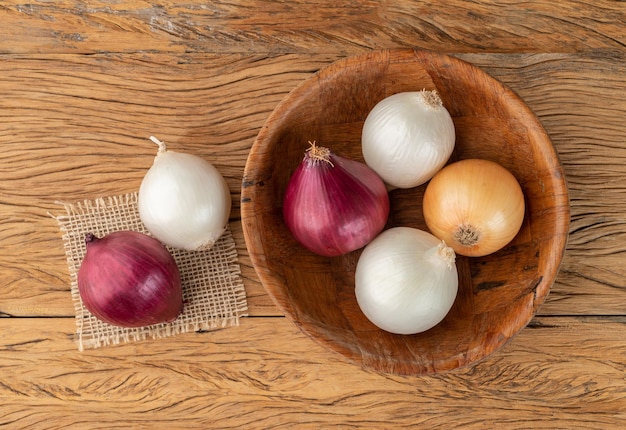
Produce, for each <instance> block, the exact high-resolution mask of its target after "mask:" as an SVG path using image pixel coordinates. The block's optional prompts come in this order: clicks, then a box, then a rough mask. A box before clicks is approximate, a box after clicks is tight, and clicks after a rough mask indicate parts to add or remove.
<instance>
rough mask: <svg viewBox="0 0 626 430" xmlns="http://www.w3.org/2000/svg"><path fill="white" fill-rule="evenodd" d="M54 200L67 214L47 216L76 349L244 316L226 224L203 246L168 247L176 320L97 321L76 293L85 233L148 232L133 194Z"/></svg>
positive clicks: (220, 324) (221, 324)
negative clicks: (55, 227)
mask: <svg viewBox="0 0 626 430" xmlns="http://www.w3.org/2000/svg"><path fill="white" fill-rule="evenodd" d="M59 204H62V205H63V206H64V207H65V210H66V212H67V214H64V215H60V216H54V215H53V216H54V217H55V218H56V220H57V222H58V223H59V227H60V228H61V232H62V239H63V242H64V247H65V252H66V256H67V265H68V269H69V273H70V286H71V295H72V300H73V302H74V308H75V311H76V342H77V344H78V349H79V350H80V351H82V350H84V349H85V348H99V347H101V346H105V345H114V344H119V343H124V342H131V341H138V340H144V339H148V338H152V339H156V338H163V337H168V336H172V335H176V334H180V333H185V332H189V331H198V330H207V331H210V330H216V329H219V328H225V327H229V326H236V325H239V318H240V317H242V316H247V314H246V311H247V310H248V305H247V300H246V292H245V289H244V286H243V282H242V279H241V271H240V267H239V262H238V255H237V250H236V248H235V241H234V239H233V236H232V232H231V230H230V227H228V228H227V229H226V231H225V232H224V234H223V235H222V237H221V238H220V239H219V240H218V241H217V242H216V243H215V245H214V246H213V247H212V248H211V249H210V250H208V251H198V252H189V251H183V250H180V249H175V248H171V247H168V249H169V251H170V252H171V254H172V256H173V257H174V260H176V263H177V264H178V268H179V271H180V274H181V281H182V287H183V301H184V307H183V312H182V313H181V315H180V316H179V317H178V318H177V319H176V320H174V321H172V322H171V323H163V324H156V325H152V326H146V327H140V328H123V327H117V326H113V325H110V324H107V323H105V322H103V321H100V320H99V319H97V318H96V317H94V316H93V315H92V314H91V313H90V312H89V311H88V310H87V309H86V308H85V306H84V305H83V303H82V301H81V299H80V295H79V293H78V283H77V275H78V270H79V269H80V264H81V262H82V261H83V257H84V256H85V234H86V233H89V232H91V233H93V234H95V235H96V236H98V237H102V236H104V235H106V234H108V233H112V232H114V231H119V230H134V231H138V232H142V233H148V231H147V229H146V228H145V226H144V225H143V223H142V222H141V220H140V218H139V209H138V206H137V193H132V194H127V195H122V196H114V197H108V198H99V199H96V200H85V201H83V202H78V203H74V204H71V203H63V202H59Z"/></svg>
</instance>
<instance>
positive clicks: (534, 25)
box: [0, 0, 626, 54]
mask: <svg viewBox="0 0 626 430" xmlns="http://www.w3.org/2000/svg"><path fill="white" fill-rule="evenodd" d="M0 22H3V23H5V25H3V26H2V28H0V41H1V42H0V53H39V52H46V53H97V52H123V53H128V52H137V51H154V52H156V51H159V52H165V51H167V52H174V53H188V52H221V53H233V52H243V53H252V52H254V53H259V52H266V53H270V52H271V53H301V54H320V53H328V52H332V53H343V54H350V53H356V52H363V51H365V50H368V49H373V48H380V47H389V46H396V47H421V48H429V49H434V50H439V51H444V52H475V51H480V50H483V51H491V52H589V51H592V50H594V51H597V50H603V51H617V50H622V49H623V48H624V44H625V41H624V39H623V38H622V37H621V35H622V33H623V31H622V30H623V24H624V22H626V7H625V6H624V4H623V2H615V1H610V0H601V1H576V0H566V1H560V2H558V3H557V2H546V1H537V0H535V1H530V2H480V3H476V2H465V1H461V0H452V1H446V2H441V1H423V2H413V1H409V0H400V1H398V0H394V1H373V0H372V1H360V2H319V1H311V0H292V1H289V2H287V1H272V2H264V3H263V4H262V5H259V4H258V2H256V1H253V0H243V1H237V2H225V1H211V2H206V1H198V0H188V1H186V2H184V3H182V4H180V3H177V2H174V3H172V2H164V1H152V2H146V1H116V2H104V1H99V2H89V3H87V4H86V3H84V2H80V1H76V0H63V1H58V2H30V3H24V2H22V1H19V0H9V1H4V2H2V5H1V6H0ZM321 23H323V24H321Z"/></svg>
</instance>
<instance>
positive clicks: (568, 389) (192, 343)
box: [0, 317, 626, 430]
mask: <svg viewBox="0 0 626 430" xmlns="http://www.w3.org/2000/svg"><path fill="white" fill-rule="evenodd" d="M625 324H626V319H624V317H610V318H609V317H607V318H589V317H587V318H565V317H544V318H537V319H536V320H535V321H534V322H533V324H532V326H531V327H528V328H526V329H525V330H523V331H522V332H521V333H520V335H519V336H518V337H516V338H515V339H514V340H513V341H512V342H511V343H510V344H508V345H507V346H505V347H504V348H503V349H502V350H501V351H499V352H496V353H495V354H494V355H492V356H491V357H488V358H487V359H485V360H484V361H483V362H481V363H478V364H477V365H475V366H474V367H471V368H466V369H462V370H459V371H455V372H452V373H449V374H442V375H438V376H428V377H398V376H385V375H379V374H375V373H371V372H366V371H363V370H361V369H359V368H358V367H356V366H353V365H352V364H350V363H347V362H345V361H344V360H343V359H342V358H341V356H339V355H337V354H335V353H334V352H331V351H329V350H327V349H324V348H323V347H321V346H320V345H318V344H317V343H315V342H313V341H312V340H310V339H309V338H307V337H305V336H304V335H303V334H302V333H300V332H299V330H298V329H297V328H295V327H294V326H293V325H292V324H291V323H290V322H289V321H288V320H286V319H285V318H245V319H243V320H242V324H241V325H240V326H239V327H233V328H228V329H225V330H221V331H216V332H208V333H189V334H186V335H180V336H177V337H176V338H175V340H174V338H170V339H162V340H159V341H144V342H139V343H134V344H127V345H119V346H112V347H106V348H102V349H97V350H89V351H85V352H82V353H79V352H78V351H77V350H76V346H75V345H74V343H73V341H72V336H71V333H72V330H73V321H72V320H71V319H54V318H53V319H15V318H2V319H0V331H2V333H3V336H2V337H1V338H0V351H1V353H0V368H2V369H3V372H2V374H0V426H6V427H7V428H11V429H27V428H28V429H46V430H52V429H74V428H76V429H78V428H81V429H82V428H107V429H117V428H128V427H129V426H130V427H132V428H150V429H161V428H188V429H208V428H220V429H224V428H304V429H309V428H311V429H312V428H331V427H336V426H338V427H339V428H400V427H408V428H422V427H428V428H433V429H438V428H441V429H443V428H449V426H450V423H455V427H457V428H458V427H461V428H467V429H482V428H485V426H486V427H487V428H537V429H554V428H572V429H574V428H586V429H603V430H604V429H612V428H615V429H617V428H620V427H622V428H623V425H624V424H625V423H626V415H625V414H624V411H625V410H626V380H625V379H624V372H626V340H625V338H624V336H623V333H624V327H625ZM520 381H524V382H523V383H521V382H520ZM259 411H263V413H262V414H259V413H258V412H259Z"/></svg>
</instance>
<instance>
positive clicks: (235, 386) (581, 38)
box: [0, 0, 626, 430]
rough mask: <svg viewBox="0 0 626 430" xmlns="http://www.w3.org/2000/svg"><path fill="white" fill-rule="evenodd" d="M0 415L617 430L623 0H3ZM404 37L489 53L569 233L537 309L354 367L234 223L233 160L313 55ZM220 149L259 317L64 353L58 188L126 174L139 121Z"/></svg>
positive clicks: (487, 63) (80, 195)
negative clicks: (400, 373) (257, 267)
mask: <svg viewBox="0 0 626 430" xmlns="http://www.w3.org/2000/svg"><path fill="white" fill-rule="evenodd" d="M0 22H2V25H1V26H0V95H1V97H0V149H1V150H0V316H3V317H4V318H0V332H1V333H2V336H1V337H0V370H1V372H0V426H1V427H3V428H8V429H13V428H15V429H44V428H45V429H48V428H51V429H55V428H75V429H81V430H82V429H85V428H89V429H97V428H103V429H104V428H106V429H115V428H129V427H131V428H138V429H141V428H145V429H154V428H157V429H158V428H181V427H184V428H198V429H200V428H202V429H205V428H294V427H297V428H335V427H337V428H446V429H447V428H485V427H487V428H505V429H508V428H511V429H519V428H539V429H541V428H546V429H548V428H549V429H555V428H558V429H561V428H563V429H566V428H567V429H577V428H581V429H582V428H585V429H587V428H589V429H621V428H624V427H625V426H626V416H625V414H624V412H623V411H624V410H626V398H625V396H626V381H625V380H624V370H625V369H624V363H626V357H625V356H624V351H625V350H626V349H625V345H624V323H625V321H624V315H626V307H625V305H624V303H626V292H625V290H626V283H625V282H624V279H625V277H624V275H626V272H625V269H624V264H623V258H622V257H623V255H624V251H625V249H624V243H626V242H625V241H624V236H625V235H626V223H625V222H624V215H623V214H624V213H626V206H625V203H624V202H625V201H626V199H624V197H625V195H624V194H625V193H626V183H625V182H624V177H625V174H626V172H625V171H624V170H625V167H624V163H623V161H624V160H623V159H624V158H625V157H626V152H625V149H624V142H626V127H625V126H624V120H623V118H624V113H625V112H626V105H625V100H626V83H625V82H624V76H626V66H625V64H626V62H625V60H626V32H625V31H626V29H625V27H624V22H626V3H624V2H623V1H613V0H599V1H593V2H591V1H588V0H564V1H559V2H551V1H545V0H531V1H527V2H520V1H514V0H506V1H492V0H480V1H472V2H465V1H460V0H451V1H448V2H441V1H434V0H426V1H420V2H415V1H409V0H393V1H392V0H380V1H369V0H362V1H351V2H334V3H332V2H324V1H317V0H314V1H311V0H308V1H300V0H294V1H291V2H286V1H284V0H272V1H266V2H257V1H254V0H243V1H237V2H225V1H220V0H217V1H211V2H206V1H202V2H201V1H198V0H189V1H185V2H169V1H167V2H166V1H161V0H156V1H151V2H146V1H142V0H120V1H109V0H96V1H89V2H79V1H74V0H61V1H55V2H50V1H36V2H23V1H20V0H7V1H3V2H0ZM391 47H410V48H413V47H418V48H425V49H432V50H435V51H441V52H447V53H450V54H453V55H455V56H458V57H460V58H462V59H465V60H467V61H469V62H470V63H472V64H475V65H477V66H479V67H481V68H482V69H483V70H485V71H486V72H488V73H489V74H491V75H492V76H494V77H496V78H498V79H499V80H501V81H502V82H504V83H505V84H507V85H508V86H509V87H511V88H512V89H513V90H515V91H516V92H517V93H518V94H519V95H520V96H522V98H523V99H524V101H525V102H526V103H527V104H528V105H529V106H530V107H531V108H532V109H533V111H534V112H535V113H536V114H537V115H538V117H539V118H540V120H541V122H542V123H543V124H544V126H545V128H546V130H547V131H548V133H549V134H550V136H551V138H552V140H553V142H554V143H555V145H556V148H557V150H558V152H559V155H560V157H561V160H562V162H563V165H564V167H565V174H566V178H567V180H568V184H569V189H570V200H571V213H572V217H571V229H570V230H571V231H570V233H571V234H570V237H569V242H568V247H567V250H566V254H565V258H564V260H563V263H562V266H561V271H560V273H559V276H558V277H557V280H556V283H555V285H554V286H553V288H552V291H551V293H550V295H549V296H548V299H547V301H546V302H545V303H544V304H543V305H542V306H541V308H540V309H539V314H540V315H541V316H539V317H536V318H535V319H534V320H533V322H532V323H531V325H530V326H529V327H527V328H526V329H525V330H523V331H522V332H521V333H520V335H519V336H518V337H516V338H515V339H514V340H513V341H512V342H511V343H510V344H508V345H507V346H505V347H504V348H503V349H502V350H500V351H499V352H498V353H497V354H495V355H492V356H490V357H488V358H487V359H486V360H485V361H484V362H481V363H479V364H477V366H475V367H473V368H470V369H463V370H461V371H459V372H455V373H452V374H446V375H442V376H437V377H424V378H419V377H409V378H401V377H384V376H381V375H376V374H374V373H371V372H365V371H362V370H360V369H359V368H358V367H356V366H353V365H351V364H349V363H347V362H346V361H344V360H343V359H342V358H341V356H340V355H338V354H334V353H332V351H329V350H327V349H325V348H323V347H321V346H319V345H317V344H316V343H314V342H312V341H311V340H309V339H307V338H306V337H305V336H304V335H303V334H301V333H300V332H299V331H298V330H297V329H296V327H295V326H294V325H292V324H291V323H289V322H288V321H287V320H286V319H285V318H282V317H281V313H280V311H278V309H277V308H276V307H275V306H274V305H273V303H272V301H271V299H270V298H269V296H268V295H267V294H266V293H265V292H264V289H263V287H262V286H261V284H260V282H259V280H258V277H257V276H256V273H255V271H254V269H253V268H252V265H251V262H250V258H249V256H248V254H247V251H246V247H245V244H244V242H243V233H242V226H241V221H240V218H239V206H238V199H239V188H240V185H241V184H240V182H241V177H242V175H243V166H244V163H245V159H246V157H247V153H248V151H249V148H250V146H251V145H252V141H253V140H254V137H255V136H256V135H257V133H258V131H259V130H260V128H261V127H262V125H263V122H264V121H265V119H266V118H267V117H268V115H269V114H270V112H271V111H272V109H273V108H274V107H275V106H276V104H277V103H278V102H279V101H280V100H281V99H282V98H283V97H284V96H285V95H286V94H287V93H288V92H289V91H290V90H291V89H292V88H294V87H295V86H296V85H297V84H298V83H300V82H301V81H303V80H304V79H306V78H307V77H309V76H311V74H313V73H314V72H315V71H317V70H319V69H320V68H321V67H323V66H326V65H328V64H330V63H332V62H333V61H335V60H339V59H342V58H345V57H346V56H348V55H353V54H361V53H364V52H367V51H369V50H371V49H377V48H391ZM150 134H154V135H157V136H158V137H160V138H161V139H163V140H165V141H167V142H168V143H169V144H170V145H174V146H176V145H179V148H183V149H185V150H189V151H194V152H197V153H199V154H200V155H202V156H204V157H206V158H207V159H209V160H211V161H213V162H215V163H216V164H217V165H218V167H219V168H220V169H222V170H223V171H224V173H225V175H226V177H227V181H228V184H229V186H230V188H231V191H232V192H233V198H234V201H235V202H237V204H236V205H235V207H234V208H233V212H232V214H231V227H232V228H233V233H234V235H235V240H236V243H237V247H238V249H239V251H240V262H241V263H242V274H243V276H244V282H245V286H246V290H247V293H248V298H249V304H250V314H251V315H252V316H251V317H250V318H247V319H244V320H243V321H242V326H241V327H239V328H232V329H227V330H223V331H220V332H212V333H197V334H187V335H184V336H177V337H174V338H170V339H167V340H165V341H163V342H161V341H158V342H145V343H139V344H130V345H124V346H120V347H111V348H105V349H99V350H94V351H89V352H86V353H84V354H79V353H78V351H77V350H76V348H75V345H74V343H73V341H72V338H73V333H74V329H75V325H74V321H73V317H72V316H73V309H72V304H71V299H70V296H69V287H68V284H69V278H68V273H67V267H66V264H65V260H64V255H63V249H62V244H61V239H60V232H59V231H58V228H57V225H56V223H55V221H54V220H53V219H52V218H51V217H50V216H49V215H48V212H55V211H57V210H58V209H59V208H60V207H59V206H58V205H56V204H55V203H54V201H55V200H66V201H75V200H80V199H85V198H94V197H98V196H100V195H111V194H115V193H124V192H128V191H130V190H134V189H135V188H136V186H137V185H138V182H139V180H140V178H141V176H142V174H143V172H144V171H145V169H146V168H147V167H148V166H149V165H150V163H151V162H152V158H153V156H154V152H153V148H151V147H150V145H151V144H150V142H149V141H147V137H148V136H149V135H150Z"/></svg>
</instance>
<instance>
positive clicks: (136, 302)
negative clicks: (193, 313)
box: [78, 231, 183, 327]
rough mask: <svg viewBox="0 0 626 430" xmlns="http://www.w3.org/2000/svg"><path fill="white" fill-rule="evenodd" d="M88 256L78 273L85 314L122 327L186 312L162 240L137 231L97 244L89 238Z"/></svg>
mask: <svg viewBox="0 0 626 430" xmlns="http://www.w3.org/2000/svg"><path fill="white" fill-rule="evenodd" d="M85 243H86V245H87V252H86V254H85V258H84V259H83V262H82V263H81V266H80V270H79V271H78V291H79V294H80V297H81V300H82V302H83V304H84V305H85V307H86V308H87V310H89V312H91V313H92V314H93V315H95V316H96V317H97V318H99V319H100V320H102V321H104V322H107V323H109V324H113V325H116V326H121V327H142V326H147V325H152V324H158V323H162V322H170V321H173V320H175V319H176V317H177V316H178V315H179V314H180V313H181V311H182V308H183V299H182V288H181V280H180V273H179V271H178V267H177V266H176V262H175V261H174V258H173V257H172V255H171V254H170V253H169V251H168V250H167V248H165V246H163V245H162V244H161V243H160V242H159V241H158V240H156V239H155V238H153V237H150V236H148V235H146V234H143V233H138V232H135V231H118V232H115V233H111V234H109V235H106V236H104V237H103V238H101V239H99V238H97V237H96V236H94V235H93V234H91V233H88V234H87V235H86V236H85Z"/></svg>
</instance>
